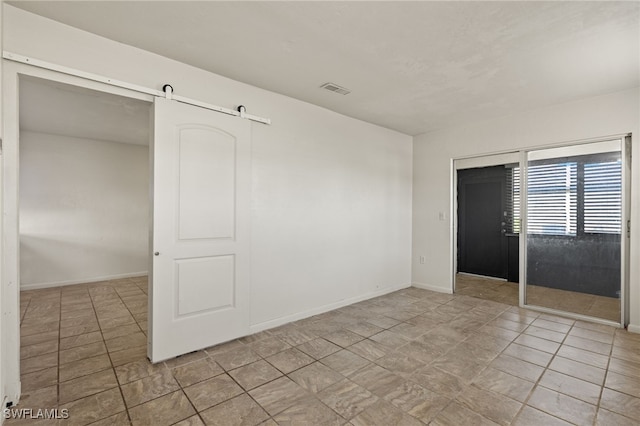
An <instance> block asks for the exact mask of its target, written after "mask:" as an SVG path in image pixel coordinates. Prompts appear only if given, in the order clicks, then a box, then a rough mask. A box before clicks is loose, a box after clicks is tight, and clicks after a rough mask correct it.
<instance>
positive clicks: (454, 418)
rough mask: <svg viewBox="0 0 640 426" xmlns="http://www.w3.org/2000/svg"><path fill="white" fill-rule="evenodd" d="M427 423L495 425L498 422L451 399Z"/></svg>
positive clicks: (475, 425) (434, 425)
mask: <svg viewBox="0 0 640 426" xmlns="http://www.w3.org/2000/svg"><path fill="white" fill-rule="evenodd" d="M429 424H430V425H433V426H461V425H474V426H495V425H497V424H498V423H496V422H493V421H491V420H489V419H487V418H486V417H483V416H481V415H480V414H478V413H476V412H474V411H472V410H470V409H468V408H467V407H465V406H464V405H462V404H460V403H458V402H456V401H453V402H451V403H450V404H449V405H448V406H447V407H446V408H445V409H444V410H442V411H441V412H440V413H439V414H438V416H437V417H436V418H435V419H434V420H433V421H432V422H431V423H429Z"/></svg>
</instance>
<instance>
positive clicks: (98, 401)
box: [60, 389, 125, 425]
mask: <svg viewBox="0 0 640 426" xmlns="http://www.w3.org/2000/svg"><path fill="white" fill-rule="evenodd" d="M60 407H61V408H66V409H68V410H69V419H68V420H66V422H65V425H85V424H89V423H92V422H95V421H98V420H101V419H104V418H106V417H109V416H112V415H114V414H117V413H120V412H122V411H124V410H125V406H124V401H123V400H122V395H121V394H120V389H110V390H108V391H105V392H101V393H98V394H95V395H91V396H87V397H85V398H82V399H79V400H76V401H73V402H70V403H68V404H62V405H60Z"/></svg>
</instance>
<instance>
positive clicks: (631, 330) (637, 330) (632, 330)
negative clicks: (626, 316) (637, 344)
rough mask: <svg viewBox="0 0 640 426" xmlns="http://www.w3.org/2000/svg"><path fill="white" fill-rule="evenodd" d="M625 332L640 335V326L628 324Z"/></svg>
mask: <svg viewBox="0 0 640 426" xmlns="http://www.w3.org/2000/svg"><path fill="white" fill-rule="evenodd" d="M627 331H628V332H629V333H640V325H635V324H629V325H628V326H627Z"/></svg>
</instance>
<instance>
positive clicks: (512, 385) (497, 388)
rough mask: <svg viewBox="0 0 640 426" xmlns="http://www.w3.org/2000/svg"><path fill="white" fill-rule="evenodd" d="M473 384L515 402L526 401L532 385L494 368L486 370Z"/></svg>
mask: <svg viewBox="0 0 640 426" xmlns="http://www.w3.org/2000/svg"><path fill="white" fill-rule="evenodd" d="M473 384H474V385H475V386H477V387H479V388H480V389H485V390H489V391H492V392H495V393H498V394H501V395H504V396H506V397H509V398H511V399H515V400H516V401H520V402H524V401H526V399H527V397H528V396H529V393H530V392H531V390H532V389H533V386H534V383H533V382H529V381H527V380H524V379H521V378H519V377H516V376H512V375H511V374H507V373H504V372H502V371H500V370H496V369H494V368H491V367H489V368H487V369H486V370H484V371H483V372H482V373H480V375H478V377H476V378H475V379H474V380H473Z"/></svg>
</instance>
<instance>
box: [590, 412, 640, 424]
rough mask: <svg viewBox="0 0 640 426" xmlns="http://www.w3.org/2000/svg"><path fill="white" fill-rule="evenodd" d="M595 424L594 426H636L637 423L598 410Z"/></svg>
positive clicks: (618, 415) (615, 414) (612, 413)
mask: <svg viewBox="0 0 640 426" xmlns="http://www.w3.org/2000/svg"><path fill="white" fill-rule="evenodd" d="M595 424H596V426H638V421H637V420H634V419H630V418H629V417H625V416H622V415H620V414H617V413H614V412H612V411H608V410H605V409H602V408H601V409H599V410H598V415H597V416H596V423H595Z"/></svg>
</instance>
